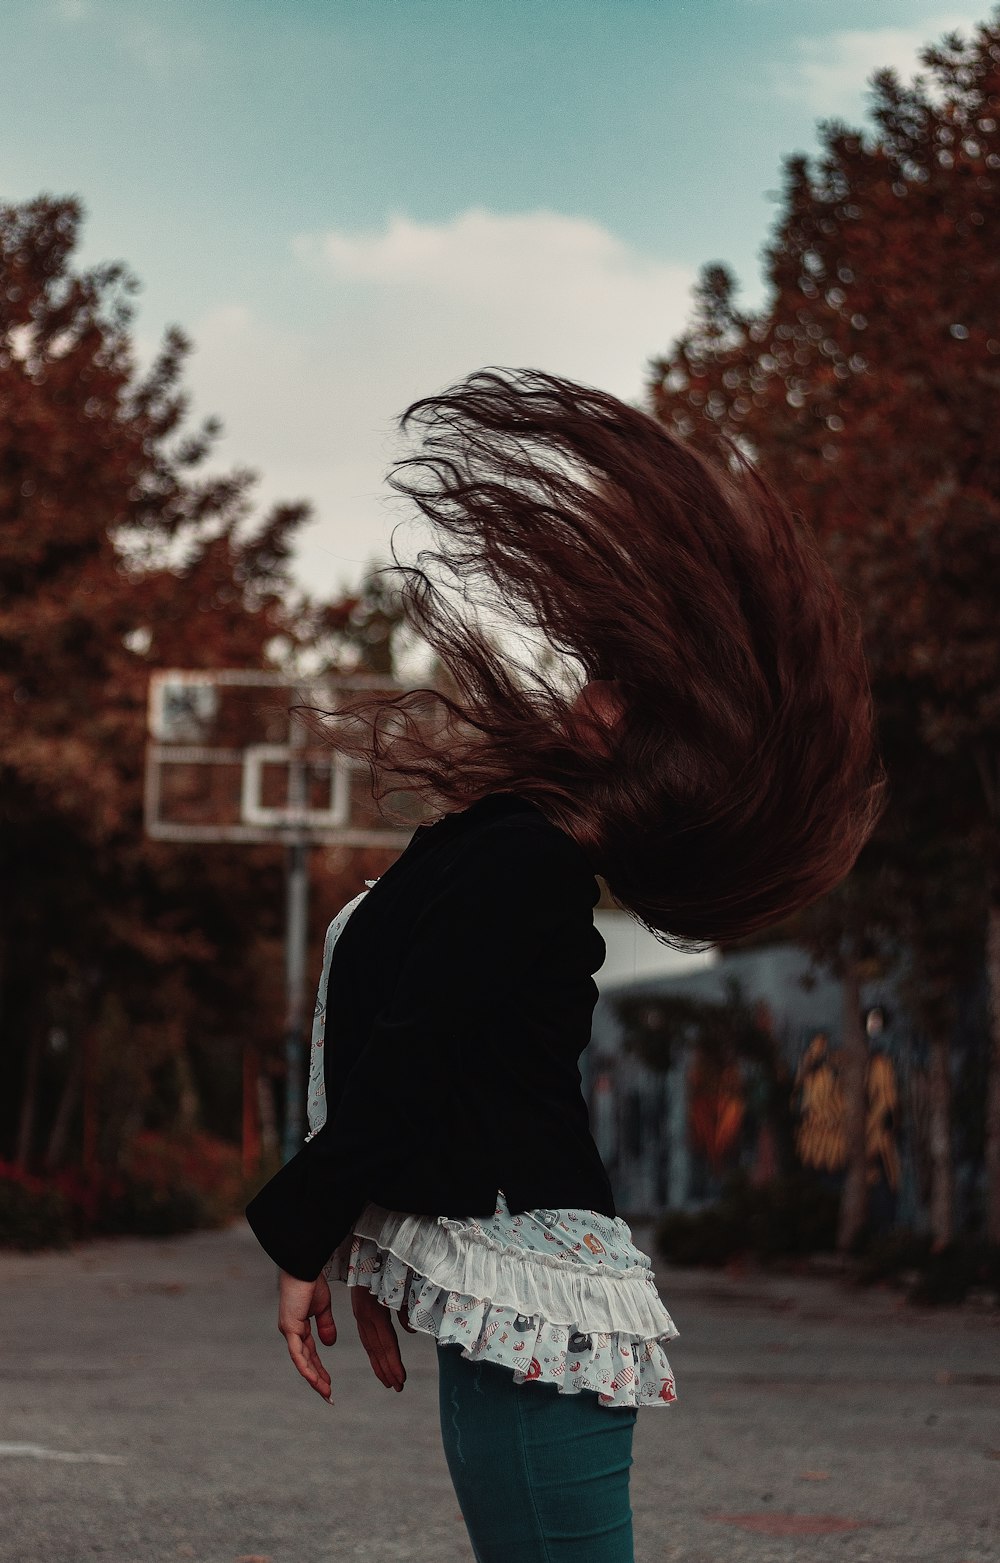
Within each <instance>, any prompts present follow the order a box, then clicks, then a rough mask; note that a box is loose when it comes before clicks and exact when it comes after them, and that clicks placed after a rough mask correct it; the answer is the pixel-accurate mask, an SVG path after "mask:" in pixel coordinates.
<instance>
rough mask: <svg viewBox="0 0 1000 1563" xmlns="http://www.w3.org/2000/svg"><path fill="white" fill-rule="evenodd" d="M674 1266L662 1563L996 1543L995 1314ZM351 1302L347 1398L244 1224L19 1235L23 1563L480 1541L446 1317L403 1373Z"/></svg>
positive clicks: (417, 1547)
mask: <svg viewBox="0 0 1000 1563" xmlns="http://www.w3.org/2000/svg"><path fill="white" fill-rule="evenodd" d="M636 1236H637V1238H638V1237H639V1236H640V1234H639V1233H638V1232H637V1233H636ZM659 1274H660V1286H661V1290H662V1292H663V1295H664V1298H665V1300H666V1302H667V1306H668V1307H669V1308H670V1310H671V1313H672V1314H673V1316H674V1318H675V1320H676V1322H677V1325H678V1328H679V1329H680V1330H681V1337H680V1339H679V1340H677V1341H676V1342H674V1343H673V1345H672V1347H671V1349H670V1360H671V1363H672V1365H673V1367H674V1369H675V1371H676V1373H677V1378H678V1390H679V1397H680V1398H679V1399H678V1401H677V1402H676V1404H674V1405H672V1406H667V1407H662V1408H657V1409H648V1410H646V1409H644V1410H643V1411H641V1412H640V1415H639V1422H638V1427H637V1432H636V1445H635V1463H634V1467H633V1478H632V1501H633V1508H634V1510H635V1515H636V1538H637V1545H636V1556H637V1559H638V1560H639V1563H654V1560H655V1563H667V1560H677V1563H744V1560H746V1563H786V1560H789V1559H809V1560H818V1563H825V1560H833V1559H836V1560H837V1563H885V1560H892V1563H998V1560H1000V1318H998V1317H997V1315H996V1314H990V1315H987V1314H976V1313H975V1312H972V1311H967V1310H957V1309H949V1310H945V1311H938V1310H920V1311H917V1310H914V1309H911V1308H908V1307H904V1306H903V1305H901V1304H900V1302H899V1299H898V1298H897V1296H896V1295H895V1294H893V1293H890V1292H875V1293H871V1292H865V1293H851V1292H848V1291H845V1290H843V1289H842V1287H841V1285H840V1284H839V1283H838V1282H837V1281H831V1280H825V1279H815V1278H812V1279H788V1278H785V1277H775V1276H771V1277H761V1276H759V1275H753V1274H751V1275H747V1276H744V1277H742V1278H739V1279H733V1278H728V1277H725V1276H720V1275H716V1274H709V1273H706V1272H696V1271H674V1270H671V1269H669V1268H667V1267H664V1266H661V1267H660V1272H659ZM334 1300H335V1311H336V1313H337V1317H338V1324H339V1328H340V1340H339V1342H338V1344H337V1346H336V1347H335V1348H333V1350H332V1351H330V1352H329V1353H327V1359H328V1361H329V1363H330V1366H331V1369H332V1373H333V1377H334V1385H335V1390H334V1393H335V1397H336V1405H335V1407H334V1408H333V1409H328V1408H327V1407H325V1406H324V1405H323V1404H322V1403H321V1401H320V1400H319V1398H318V1397H317V1396H315V1395H314V1394H313V1393H312V1391H310V1390H309V1389H308V1388H307V1387H306V1386H305V1385H304V1384H303V1383H302V1382H301V1380H299V1379H298V1378H297V1377H296V1376H295V1374H294V1372H293V1371H292V1368H291V1366H290V1364H289V1362H288V1360H287V1357H286V1355H285V1348H284V1343H283V1342H282V1341H281V1339H280V1338H279V1336H278V1335H277V1333H276V1329H275V1309H274V1275H273V1272H272V1269H271V1267H270V1265H269V1263H268V1261H267V1260H266V1259H265V1258H264V1256H263V1255H262V1254H261V1253H260V1251H259V1249H258V1248H257V1246H256V1244H255V1242H254V1240H253V1238H252V1237H251V1235H250V1233H249V1232H248V1230H247V1229H246V1228H245V1227H243V1226H242V1225H240V1226H239V1227H236V1228H233V1229H232V1230H231V1231H228V1232H224V1233H212V1234H203V1235H198V1236H194V1237H188V1238H178V1239H172V1240H170V1241H154V1240H139V1239H133V1240H124V1241H117V1242H107V1243H100V1244H95V1245H90V1246H84V1247H81V1248H79V1249H77V1250H75V1251H74V1252H72V1253H70V1254H54V1255H53V1254H45V1255H38V1256H15V1255H9V1254H7V1255H0V1350H2V1358H0V1513H2V1522H0V1560H2V1563H83V1560H90V1559H108V1560H113V1563H177V1560H180V1559H194V1560H196V1563H234V1560H237V1559H241V1560H243V1563H248V1560H254V1563H256V1560H264V1559H267V1560H270V1563H334V1560H336V1563H340V1560H345V1563H346V1560H353V1559H364V1560H373V1563H374V1560H378V1563H394V1560H398V1559H405V1560H407V1563H445V1560H447V1563H470V1560H471V1557H472V1553H471V1549H470V1548H469V1545H468V1541H467V1539H466V1536H465V1531H464V1527H463V1525H462V1521H461V1518H460V1516H459V1513H458V1508H457V1504H456V1502H455V1499H454V1495H453V1493H452V1490H451V1486H450V1483H449V1479H448V1473H447V1469H446V1466H445V1463H444V1457H443V1455H442V1452H441V1448H440V1442H439V1436H438V1427H437V1401H436V1369H435V1358H434V1346H433V1344H432V1342H431V1341H430V1340H428V1339H427V1338H425V1337H422V1336H409V1335H404V1336H403V1337H402V1340H403V1352H404V1359H405V1361H406V1364H407V1369H408V1375H409V1377H408V1382H407V1385H406V1388H405V1389H404V1390H403V1392H402V1394H399V1395H397V1394H395V1393H394V1392H392V1391H391V1390H386V1389H384V1388H383V1387H382V1386H381V1384H379V1383H378V1382H377V1381H376V1379H375V1378H374V1376H373V1375H372V1373H371V1370H370V1368H369V1366H368V1362H367V1358H366V1357H365V1356H364V1354H363V1352H362V1351H361V1348H360V1345H359V1343H358V1341H357V1337H356V1334H355V1331H354V1321H353V1317H352V1315H351V1311H350V1303H349V1299H348V1297H347V1293H346V1288H343V1287H341V1286H338V1287H336V1288H335V1299H334ZM528 1391H529V1392H530V1386H528Z"/></svg>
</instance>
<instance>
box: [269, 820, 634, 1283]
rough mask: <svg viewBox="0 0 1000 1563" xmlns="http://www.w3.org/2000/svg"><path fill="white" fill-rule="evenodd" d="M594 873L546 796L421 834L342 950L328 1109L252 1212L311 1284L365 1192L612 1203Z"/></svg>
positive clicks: (273, 1249)
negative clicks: (602, 1142)
mask: <svg viewBox="0 0 1000 1563" xmlns="http://www.w3.org/2000/svg"><path fill="white" fill-rule="evenodd" d="M599 893H600V892H599V887H598V884H597V880H596V879H595V877H594V874H593V871H592V870H591V868H590V866H589V864H588V862H587V859H586V857H585V855H584V853H583V851H582V849H581V848H580V847H579V845H578V844H577V842H576V841H575V840H574V839H573V837H572V836H570V835H569V834H568V833H567V832H566V831H564V830H562V829H560V828H559V827H558V826H556V825H554V824H552V823H551V822H550V821H549V820H548V819H547V818H546V817H545V815H544V813H543V812H542V810H541V809H540V808H539V807H538V805H537V804H535V803H533V802H531V801H530V800H528V799H525V798H522V797H520V796H518V795H517V794H516V793H513V792H496V793H492V794H490V795H489V796H488V797H485V798H481V799H479V800H478V801H477V802H476V803H473V804H472V805H470V806H469V807H468V808H465V809H462V810H459V811H457V812H454V813H451V814H447V815H445V817H444V818H443V819H441V820H438V821H436V822H435V823H434V824H433V825H420V826H418V827H417V829H416V831H415V832H414V834H413V836H412V838H411V839H410V841H409V843H408V844H407V846H406V847H405V849H404V850H403V852H402V853H401V854H400V856H399V857H398V858H397V859H396V860H395V862H394V863H393V864H392V865H391V866H390V867H389V868H388V869H387V870H386V872H385V873H384V874H383V875H382V877H381V879H379V880H378V881H377V883H376V884H375V885H374V886H373V887H372V888H371V889H370V890H369V892H368V894H367V895H366V896H365V897H364V899H363V900H362V901H360V902H359V904H358V905H357V907H355V909H354V911H353V912H352V913H351V916H350V917H349V919H348V921H347V923H346V925H345V926H344V928H343V930H342V932H341V934H340V936H339V938H338V939H337V942H336V944H335V946H334V950H333V957H332V961H331V967H330V985H329V989H328V995H327V999H328V1002H327V1021H326V1025H327V1032H326V1043H325V1053H324V1074H325V1083H326V1098H327V1118H326V1123H325V1124H324V1126H323V1128H322V1129H321V1130H320V1132H319V1133H318V1134H317V1135H315V1136H314V1137H313V1138H312V1139H311V1140H309V1141H307V1143H306V1144H305V1145H303V1147H302V1149H301V1150H300V1151H299V1152H298V1153H297V1154H296V1155H295V1156H293V1157H292V1159H291V1161H289V1162H288V1163H287V1164H286V1165H285V1166H284V1167H282V1169H281V1171H280V1172H278V1173H277V1174H276V1175H275V1177H273V1178H272V1179H271V1181H270V1182H269V1183H267V1184H266V1185H265V1186H264V1188H263V1189H261V1191H260V1193H259V1194H258V1195H257V1196H256V1198H255V1199H254V1200H252V1202H251V1203H250V1205H249V1206H248V1207H247V1219H248V1220H249V1222H250V1225H251V1227H252V1228H253V1230H254V1232H255V1233H256V1235H257V1238H258V1240H259V1241H260V1243H261V1245H262V1246H263V1247H264V1248H265V1249H266V1251H267V1252H268V1254H270V1256H271V1258H272V1259H274V1260H275V1262H276V1263H277V1264H278V1265H280V1267H281V1268H282V1269H283V1270H286V1271H288V1272H289V1273H290V1274H291V1275H295V1276H298V1277H299V1278H300V1279H302V1280H313V1279H315V1277H316V1276H317V1275H318V1274H319V1272H320V1270H321V1269H322V1268H323V1265H324V1264H325V1263H326V1261H327V1260H328V1259H329V1257H330V1255H331V1254H332V1252H333V1250H334V1249H335V1248H336V1247H337V1245H338V1244H339V1243H340V1241H341V1240H342V1239H343V1238H344V1237H346V1235H347V1234H348V1232H349V1231H350V1230H351V1227H352V1224H353V1222H354V1220H355V1218H356V1217H357V1216H358V1215H359V1213H360V1211H361V1209H362V1208H363V1206H364V1205H365V1204H366V1203H367V1202H368V1201H369V1200H371V1201H372V1202H374V1203H376V1204H379V1205H383V1206H386V1207H387V1208H389V1209H392V1210H402V1211H408V1212H411V1213H413V1214H416V1215H491V1214H492V1213H493V1211H494V1209H495V1208H496V1199H497V1190H498V1189H503V1191H504V1194H505V1196H506V1198H507V1201H508V1203H509V1205H510V1208H511V1210H512V1211H514V1212H517V1211H523V1210H529V1209H533V1208H535V1207H539V1206H540V1207H543V1208H559V1207H569V1208H580V1209H590V1210H598V1211H601V1212H602V1213H603V1214H605V1215H609V1216H613V1215H615V1213H616V1212H615V1207H614V1201H613V1198H612V1194H611V1186H610V1184H609V1182H608V1177H607V1173H606V1171H605V1169H604V1167H603V1165H602V1163H601V1159H600V1156H599V1155H598V1151H597V1147H596V1145H595V1144H594V1141H593V1139H592V1137H591V1134H590V1127H589V1122H588V1115H587V1106H586V1103H585V1101H584V1098H583V1093H582V1091H581V1080H580V1071H579V1068H578V1064H577V1060H578V1059H579V1056H580V1054H581V1053H582V1051H583V1049H584V1047H585V1046H586V1044H587V1042H588V1041H589V1039H590V1027H591V1019H592V1016H593V1010H594V1004H595V1002H596V999H597V984H596V982H595V981H594V978H593V973H594V972H596V971H597V970H598V969H599V967H600V966H601V963H602V962H603V960H604V955H605V945H604V940H603V939H602V938H601V935H600V934H599V933H598V931H597V929H596V928H595V926H594V918H593V909H594V906H595V904H596V902H597V900H598V897H599Z"/></svg>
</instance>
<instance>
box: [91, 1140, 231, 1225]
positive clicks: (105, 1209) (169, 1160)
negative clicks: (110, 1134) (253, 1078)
mask: <svg viewBox="0 0 1000 1563" xmlns="http://www.w3.org/2000/svg"><path fill="white" fill-rule="evenodd" d="M242 1203H243V1179H242V1174H241V1171H240V1153H239V1151H238V1150H237V1148H236V1146H234V1145H230V1144H228V1143H227V1142H226V1141H225V1140H218V1139H216V1138H215V1137H214V1136H212V1135H209V1134H201V1133H192V1134H187V1135H184V1136H182V1137H178V1136H172V1135H166V1134H161V1133H158V1132H156V1131H154V1130H144V1131H143V1132H142V1133H141V1134H137V1135H136V1137H135V1139H134V1140H133V1141H132V1143H131V1145H130V1146H129V1150H128V1154H127V1155H126V1156H125V1158H124V1159H123V1162H122V1168H121V1174H120V1176H119V1177H118V1179H117V1180H116V1186H115V1187H114V1189H113V1190H111V1191H109V1195H108V1197H107V1198H106V1199H105V1200H104V1201H103V1202H102V1208H101V1212H100V1215H99V1218H98V1219H99V1225H100V1227H101V1230H102V1231H104V1232H116V1233H126V1232H127V1233H134V1234H138V1235H146V1236H150V1237H167V1236H170V1235H171V1234H173V1233H180V1232H194V1231H196V1230H198V1229H199V1228H202V1227H218V1226H223V1225H224V1224H225V1222H226V1221H228V1220H230V1219H231V1218H232V1217H233V1216H234V1215H236V1213H237V1211H238V1210H239V1209H240V1207H241V1205H242Z"/></svg>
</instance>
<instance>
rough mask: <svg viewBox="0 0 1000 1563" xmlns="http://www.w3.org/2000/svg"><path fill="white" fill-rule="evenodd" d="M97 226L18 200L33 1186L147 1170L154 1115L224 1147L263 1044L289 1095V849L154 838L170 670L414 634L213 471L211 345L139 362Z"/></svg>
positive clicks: (7, 248) (15, 1129) (10, 1052)
mask: <svg viewBox="0 0 1000 1563" xmlns="http://www.w3.org/2000/svg"><path fill="white" fill-rule="evenodd" d="M80 221H81V213H80V209H79V206H78V204H77V203H76V202H75V201H71V200H52V199H39V200H36V201H32V202H29V203H27V204H25V205H22V206H8V207H0V529H2V532H0V535H2V546H0V872H2V879H3V886H4V894H3V897H2V901H0V1016H2V1022H0V1023H2V1026H3V1033H4V1047H3V1050H2V1053H0V1155H3V1156H6V1157H7V1158H8V1161H9V1162H10V1163H12V1164H15V1165H16V1166H17V1167H18V1168H20V1169H21V1174H22V1176H27V1175H28V1174H29V1173H31V1174H38V1173H41V1172H46V1173H49V1174H54V1173H55V1172H57V1171H58V1170H59V1169H62V1168H66V1167H71V1166H75V1165H78V1164H79V1163H80V1162H81V1160H83V1161H84V1163H85V1164H86V1165H87V1167H88V1170H89V1172H90V1173H95V1175H96V1171H98V1170H99V1171H100V1173H101V1175H102V1176H103V1175H106V1174H109V1173H111V1172H116V1171H118V1172H121V1173H122V1175H123V1176H124V1175H125V1174H126V1173H128V1170H129V1167H130V1166H131V1165H132V1163H133V1162H134V1150H135V1147H136V1146H137V1145H140V1144H142V1143H145V1142H143V1141H141V1135H142V1134H143V1133H144V1132H147V1133H148V1132H151V1131H156V1132H157V1133H158V1134H160V1135H161V1136H163V1135H165V1136H168V1137H169V1136H174V1137H175V1138H176V1139H177V1140H178V1142H179V1143H182V1144H183V1145H185V1146H186V1147H187V1148H188V1149H187V1151H186V1152H185V1153H184V1154H189V1156H190V1157H194V1161H196V1162H197V1163H198V1164H199V1165H202V1164H209V1163H212V1158H213V1157H215V1160H216V1162H217V1161H218V1160H219V1156H221V1155H222V1153H221V1152H219V1151H216V1150H213V1149H212V1144H210V1139H212V1138H213V1137H214V1142H215V1143H216V1144H218V1143H222V1142H227V1141H228V1142H232V1141H234V1140H235V1139H236V1138H237V1137H238V1133H239V1124H240V1091H241V1062H242V1058H243V1054H244V1051H245V1049H246V1048H247V1047H254V1048H256V1049H257V1050H258V1053H259V1056H260V1059H261V1061H262V1062H261V1067H262V1071H263V1075H262V1083H263V1087H264V1088H265V1090H266V1091H269V1090H270V1088H271V1086H272V1085H273V1084H277V1085H278V1086H279V1087H280V1068H279V1065H278V1060H277V1058H276V1050H277V1048H278V1047H279V1046H280V1037H281V1027H282V1002H283V1000H282V991H281V984H282V952H281V936H282V919H283V904H284V903H283V897H284V890H283V882H282V860H281V856H280V849H278V848H271V847H268V846H261V847H257V848H250V849H242V850H240V851H232V850H219V849H208V850H206V849H205V848H203V847H188V846H177V845H175V844H173V843H155V842H152V841H150V840H149V839H148V838H146V837H145V835H144V833H143V825H142V786H143V753H144V743H145V720H146V699H147V688H148V682H149V674H150V672H151V671H152V670H153V669H156V668H159V667H177V666H180V667H185V668H218V667H236V668H262V669H264V668H271V669H274V668H276V667H280V666H283V665H284V664H286V663H287V664H290V663H293V662H294V658H295V656H296V655H298V654H299V653H300V652H301V651H302V650H303V649H304V647H305V646H306V645H308V647H309V649H310V652H311V654H312V655H313V658H314V662H315V664H316V665H317V666H320V667H321V666H323V665H324V659H326V662H327V663H330V662H336V661H337V659H338V658H341V657H342V656H343V655H344V654H345V651H346V650H348V649H350V645H351V642H352V640H353V641H354V642H355V643H356V644H355V648H354V649H355V650H356V651H358V649H359V644H360V643H361V642H362V641H363V642H364V644H360V655H361V657H362V660H363V659H364V656H365V654H366V651H367V650H369V649H370V650H371V652H372V655H371V658H370V659H369V663H368V665H371V664H372V663H374V664H376V665H377V668H378V670H380V669H381V665H382V664H383V663H384V662H385V660H386V657H387V655H388V652H387V647H388V645H389V641H390V636H391V627H392V605H391V603H385V602H381V601H379V602H377V603H375V604H367V605H366V603H365V601H364V592H363V591H361V592H358V593H355V594H354V596H353V597H352V598H351V599H350V600H345V601H344V602H341V603H333V604H324V603H319V602H314V601H307V600H305V599H303V598H302V597H301V594H296V592H295V591H294V590H293V588H292V583H291V580H290V576H289V572H288V564H289V559H290V556H291V551H292V548H293V545H294V542H295V539H296V536H297V534H298V531H299V529H300V528H301V526H302V525H303V523H304V522H305V521H306V519H307V518H308V508H307V506H306V505H304V504H287V505H278V506H276V507H274V508H273V509H272V510H271V511H270V512H269V513H268V514H266V515H263V516H257V515H255V513H254V506H253V482H254V479H253V475H252V474H250V473H247V472H242V471H237V472H224V473H219V472H218V470H213V467H212V463H211V456H212V451H213V445H214V440H215V437H216V435H217V433H218V427H217V425H216V424H215V423H214V422H212V421H209V422H206V423H204V424H201V425H194V426H193V425H192V424H191V420H190V417H189V407H188V398H187V396H186V394H185V391H184V389H183V385H182V372H183V366H184V360H185V355H186V353H187V350H188V344H187V342H186V340H185V338H184V337H183V335H182V334H181V333H180V332H179V331H176V330H172V331H170V332H168V333H167V335H166V337H165V340H164V341H163V343H162V345H161V347H160V349H159V351H158V353H157V354H156V356H155V358H154V359H153V361H152V363H151V364H149V365H148V366H145V367H144V366H142V365H140V364H139V362H138V359H137V356H136V350H135V345H134V341H133V335H132V312H133V297H134V294H135V292H136V282H135V280H134V278H132V276H131V275H130V274H129V273H128V271H127V270H126V268H125V267H124V266H122V265H118V264H112V265H101V266H95V267H91V268H89V269H81V268H80V267H79V266H78V265H77V264H76V262H75V255H74V252H75V249H76V246H77V243H78V239H79V227H80ZM373 625H374V630H373V629H372V626H373ZM282 659H284V661H282ZM355 660H357V659H355ZM363 665H364V662H363ZM316 870H317V873H318V874H319V876H320V878H321V879H322V876H323V874H324V872H327V871H325V870H324V867H323V865H322V864H321V863H318V864H317V865H316ZM372 871H373V870H369V872H372ZM322 888H323V889H325V893H321V894H320V895H319V896H317V898H316V901H317V921H319V920H320V918H321V914H322V909H323V907H324V904H325V905H329V902H330V900H332V899H333V898H334V897H335V895H336V893H337V892H336V886H335V885H331V884H330V883H329V873H328V872H327V879H326V883H325V886H323V887H322ZM316 932H317V933H318V929H317V930H316ZM199 1135H200V1136H201V1137H202V1138H201V1139H200V1140H199V1139H198V1138H197V1136H199ZM205 1136H209V1138H208V1139H206V1138H205ZM223 1159H224V1158H223ZM160 1160H161V1162H162V1157H161V1158H160ZM213 1164H214V1163H213ZM157 1165H160V1164H159V1163H157ZM164 1165H165V1163H164ZM191 1165H194V1162H192V1163H191ZM191 1165H189V1166H188V1168H187V1171H188V1172H189V1173H190V1171H191ZM154 1170H155V1169H154ZM176 1170H177V1168H175V1171H176ZM159 1176H160V1173H157V1177H159ZM185 1176H186V1174H185ZM192 1176H193V1175H192ZM147 1181H148V1182H150V1183H155V1182H156V1178H153V1177H152V1174H150V1177H149V1178H148V1179H147ZM187 1181H188V1182H191V1178H188V1180H187ZM194 1181H195V1182H197V1179H194ZM25 1187H27V1185H25Z"/></svg>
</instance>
